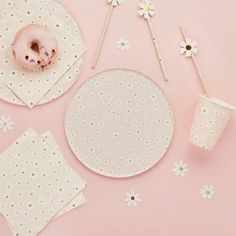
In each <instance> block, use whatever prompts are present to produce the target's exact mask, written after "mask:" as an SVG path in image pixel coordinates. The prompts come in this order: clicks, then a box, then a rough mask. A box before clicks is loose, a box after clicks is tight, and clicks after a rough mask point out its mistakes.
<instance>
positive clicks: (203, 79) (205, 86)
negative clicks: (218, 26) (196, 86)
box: [180, 26, 211, 97]
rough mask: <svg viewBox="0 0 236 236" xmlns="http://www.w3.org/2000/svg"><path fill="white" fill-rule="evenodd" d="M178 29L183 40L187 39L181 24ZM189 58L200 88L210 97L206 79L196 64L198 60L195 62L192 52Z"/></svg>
mask: <svg viewBox="0 0 236 236" xmlns="http://www.w3.org/2000/svg"><path fill="white" fill-rule="evenodd" d="M180 31H181V33H182V35H183V38H184V40H186V39H187V35H186V33H185V30H184V27H183V26H181V27H180ZM191 58H192V62H193V64H194V67H195V69H196V71H197V74H198V78H199V81H200V83H201V86H202V89H203V91H204V93H205V95H206V96H207V97H211V96H210V93H209V89H208V87H207V85H206V80H205V78H204V76H203V74H202V72H201V70H200V67H199V64H198V62H197V59H196V56H195V55H194V54H192V56H191Z"/></svg>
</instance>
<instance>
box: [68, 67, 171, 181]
mask: <svg viewBox="0 0 236 236" xmlns="http://www.w3.org/2000/svg"><path fill="white" fill-rule="evenodd" d="M65 129H66V135H67V139H68V143H69V145H70V146H71V148H72V150H73V152H74V153H75V155H76V156H77V157H78V159H79V160H80V161H81V162H82V163H83V164H84V165H85V166H86V167H88V168H89V169H91V170H93V171H95V172H96V173H99V174H102V175H105V176H110V177H129V176H134V175H137V174H140V173H142V172H144V171H146V170H148V169H149V168H151V167H152V166H153V165H154V164H155V163H157V162H158V161H159V160H160V159H161V157H162V156H163V155H164V154H165V152H166V151H167V148H168V147H169V145H170V142H171V139H172V135H173V130H174V121H173V115H172V111H171V109H170V106H169V104H168V101H167V99H166V97H165V95H164V94H163V92H162V91H161V89H160V88H159V87H158V86H157V85H156V84H155V83H154V82H153V81H151V80H149V79H148V78H146V77H145V76H143V75H141V74H138V73H136V72H133V71H128V70H111V71H107V72H103V73H101V74H98V75H96V76H94V77H93V78H91V79H89V80H88V81H87V82H86V83H85V84H84V85H82V87H81V88H80V89H79V90H78V92H77V93H76V95H75V97H74V99H73V100H72V102H71V104H70V106H69V108H68V111H67V114H66V118H65Z"/></svg>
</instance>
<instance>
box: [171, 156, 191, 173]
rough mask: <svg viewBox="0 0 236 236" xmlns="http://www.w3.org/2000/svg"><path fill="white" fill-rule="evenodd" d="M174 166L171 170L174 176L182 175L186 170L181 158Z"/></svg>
mask: <svg viewBox="0 0 236 236" xmlns="http://www.w3.org/2000/svg"><path fill="white" fill-rule="evenodd" d="M174 166H175V167H174V168H173V169H172V171H173V172H174V173H175V175H176V176H181V177H184V176H185V174H186V173H187V172H188V167H187V164H185V163H184V162H183V161H182V160H181V161H179V162H178V163H174Z"/></svg>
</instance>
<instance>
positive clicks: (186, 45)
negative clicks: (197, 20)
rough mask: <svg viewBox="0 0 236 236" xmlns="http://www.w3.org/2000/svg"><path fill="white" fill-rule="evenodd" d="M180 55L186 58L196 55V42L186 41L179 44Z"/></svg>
mask: <svg viewBox="0 0 236 236" xmlns="http://www.w3.org/2000/svg"><path fill="white" fill-rule="evenodd" d="M179 52H180V54H184V53H185V55H186V57H191V56H192V55H193V54H197V53H198V48H197V42H196V41H195V40H192V39H186V40H185V41H182V42H181V43H180V44H179Z"/></svg>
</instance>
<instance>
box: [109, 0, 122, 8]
mask: <svg viewBox="0 0 236 236" xmlns="http://www.w3.org/2000/svg"><path fill="white" fill-rule="evenodd" d="M123 2H124V0H108V3H111V4H112V5H113V6H114V7H116V6H118V5H120V4H121V3H123Z"/></svg>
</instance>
